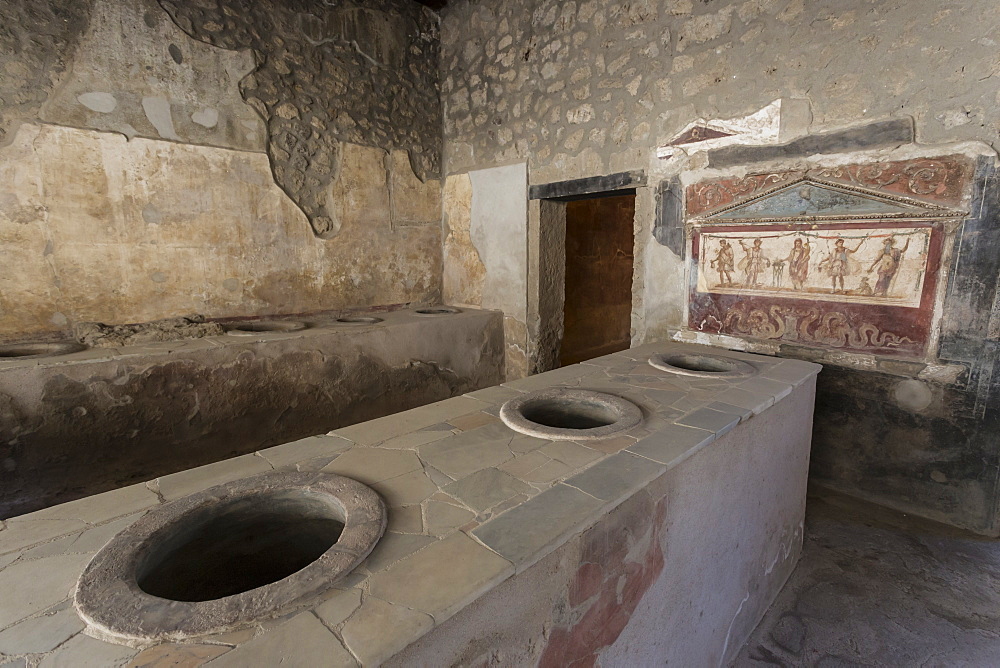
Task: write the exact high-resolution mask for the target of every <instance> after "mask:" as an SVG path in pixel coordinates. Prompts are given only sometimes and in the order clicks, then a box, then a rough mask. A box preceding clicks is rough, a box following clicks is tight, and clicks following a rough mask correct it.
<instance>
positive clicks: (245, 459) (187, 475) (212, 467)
mask: <svg viewBox="0 0 1000 668" xmlns="http://www.w3.org/2000/svg"><path fill="white" fill-rule="evenodd" d="M270 470H272V469H271V466H270V464H268V463H267V461H265V460H264V459H262V458H260V457H256V456H254V455H242V456H240V457H233V458H232V459H226V460H224V461H221V462H216V463H214V464H208V465H207V466H199V467H198V468H196V469H189V470H187V471H181V472H180V473H172V474H170V475H166V476H163V477H162V478H157V479H156V483H155V484H156V486H157V489H159V490H160V494H161V495H163V498H164V499H167V500H168V501H169V500H172V499H179V498H181V497H182V496H187V495H188V494H194V493H195V492H200V491H202V490H205V489H208V488H209V487H214V486H215V485H221V484H223V483H227V482H232V481H233V480H239V479H241V478H249V477H250V476H253V475H257V474H258V473H265V472H267V471H270Z"/></svg>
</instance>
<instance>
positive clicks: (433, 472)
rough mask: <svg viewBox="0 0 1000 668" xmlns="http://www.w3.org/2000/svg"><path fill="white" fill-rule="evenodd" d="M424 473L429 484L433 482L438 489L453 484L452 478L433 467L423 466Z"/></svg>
mask: <svg viewBox="0 0 1000 668" xmlns="http://www.w3.org/2000/svg"><path fill="white" fill-rule="evenodd" d="M424 473H426V474H427V477H428V478H430V479H431V482H433V483H434V484H435V485H437V486H438V487H444V486H446V485H450V484H451V483H453V482H455V479H454V478H452V477H451V476H447V475H445V474H443V473H441V472H440V471H438V470H437V469H436V468H434V467H433V466H424Z"/></svg>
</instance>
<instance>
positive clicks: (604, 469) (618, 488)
mask: <svg viewBox="0 0 1000 668" xmlns="http://www.w3.org/2000/svg"><path fill="white" fill-rule="evenodd" d="M666 470H667V469H666V467H665V466H663V465H662V464H658V463H656V462H653V461H651V460H649V459H645V458H643V457H637V456H636V455H633V454H631V453H629V452H619V453H618V454H615V455H611V456H610V457H608V458H607V459H604V460H602V461H599V462H597V463H596V464H594V465H593V466H591V467H590V468H589V469H587V470H586V471H584V472H583V473H578V474H577V475H575V476H573V477H571V478H567V479H566V480H565V482H564V484H566V485H571V486H573V487H576V488H577V489H579V490H581V491H583V492H586V493H587V494H590V495H591V496H594V497H597V498H598V499H601V500H603V501H610V502H612V503H618V502H621V501H623V500H624V499H626V498H628V497H629V496H631V495H632V494H633V493H634V492H636V491H637V490H639V489H642V488H643V487H644V486H646V485H648V484H649V483H650V482H651V481H653V480H655V479H656V478H658V477H659V476H660V475H661V474H662V473H663V472H664V471H666Z"/></svg>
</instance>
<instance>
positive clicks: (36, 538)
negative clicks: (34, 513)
mask: <svg viewBox="0 0 1000 668" xmlns="http://www.w3.org/2000/svg"><path fill="white" fill-rule="evenodd" d="M86 528H87V524H86V523H85V522H83V521H82V520H21V519H17V518H15V519H12V520H8V521H7V528H5V529H4V530H3V531H0V554H6V553H8V552H15V551H17V550H23V549H24V548H26V547H28V546H30V545H35V544H37V543H42V542H44V541H47V540H52V539H53V538H58V537H59V536H65V535H66V534H70V533H75V532H78V531H81V530H83V529H86Z"/></svg>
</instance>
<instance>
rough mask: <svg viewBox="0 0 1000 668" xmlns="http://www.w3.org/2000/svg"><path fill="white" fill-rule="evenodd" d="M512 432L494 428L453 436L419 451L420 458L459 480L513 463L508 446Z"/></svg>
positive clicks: (422, 447) (512, 455)
mask: <svg viewBox="0 0 1000 668" xmlns="http://www.w3.org/2000/svg"><path fill="white" fill-rule="evenodd" d="M513 438H514V432H512V431H511V430H510V429H508V428H507V427H506V426H504V425H502V424H493V425H488V426H486V427H480V428H479V429H473V430H472V431H467V432H463V433H461V434H456V435H454V436H451V437H449V438H446V439H444V440H441V441H435V442H434V443H429V444H427V445H422V446H420V448H419V451H420V458H421V459H422V460H423V461H425V462H427V463H428V464H430V465H431V466H433V467H434V468H436V469H439V470H440V471H442V472H444V473H445V474H447V475H449V476H452V477H455V478H462V477H464V476H466V475H469V474H470V473H475V472H476V471H480V470H482V469H485V468H490V467H494V466H497V465H499V464H502V463H503V462H505V461H507V460H508V459H512V458H513V457H514V454H513V453H512V452H511V450H510V447H509V444H510V442H511V440H513Z"/></svg>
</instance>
